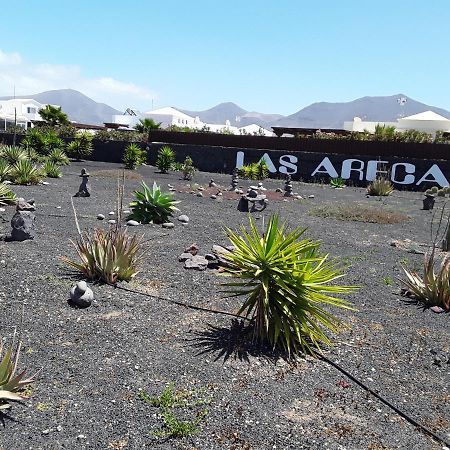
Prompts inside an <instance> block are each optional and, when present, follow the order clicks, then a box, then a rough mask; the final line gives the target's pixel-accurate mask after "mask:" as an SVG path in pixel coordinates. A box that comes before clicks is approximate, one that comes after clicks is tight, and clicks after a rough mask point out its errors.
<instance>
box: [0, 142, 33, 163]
mask: <svg viewBox="0 0 450 450" xmlns="http://www.w3.org/2000/svg"><path fill="white" fill-rule="evenodd" d="M1 156H2V158H3V159H4V160H6V162H7V163H8V164H9V165H11V166H12V165H14V164H15V163H16V162H18V161H22V160H24V159H27V154H26V152H25V151H24V150H23V149H21V148H20V147H13V146H12V145H5V146H4V147H3V149H2V155H1Z"/></svg>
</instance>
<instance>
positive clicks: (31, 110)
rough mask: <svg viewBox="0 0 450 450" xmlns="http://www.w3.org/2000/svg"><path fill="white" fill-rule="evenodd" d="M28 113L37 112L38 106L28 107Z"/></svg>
mask: <svg viewBox="0 0 450 450" xmlns="http://www.w3.org/2000/svg"><path fill="white" fill-rule="evenodd" d="M27 114H36V108H31V107H30V106H28V107H27Z"/></svg>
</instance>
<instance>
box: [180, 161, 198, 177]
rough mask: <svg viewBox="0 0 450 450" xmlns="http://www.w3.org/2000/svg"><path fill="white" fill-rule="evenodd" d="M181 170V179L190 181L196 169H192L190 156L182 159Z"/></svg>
mask: <svg viewBox="0 0 450 450" xmlns="http://www.w3.org/2000/svg"><path fill="white" fill-rule="evenodd" d="M181 170H182V171H183V178H184V179H185V180H191V179H192V177H193V175H194V172H195V171H196V170H197V169H196V168H195V167H194V162H193V161H192V158H191V157H190V156H186V158H185V159H184V162H183V164H182V169H181Z"/></svg>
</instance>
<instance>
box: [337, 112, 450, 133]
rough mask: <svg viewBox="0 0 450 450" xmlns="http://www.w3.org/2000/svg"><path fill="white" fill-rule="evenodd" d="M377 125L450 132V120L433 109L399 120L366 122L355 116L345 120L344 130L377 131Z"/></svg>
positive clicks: (431, 131) (404, 129)
mask: <svg viewBox="0 0 450 450" xmlns="http://www.w3.org/2000/svg"><path fill="white" fill-rule="evenodd" d="M377 125H381V126H383V125H385V126H393V127H395V129H396V130H397V131H407V130H417V131H425V132H427V133H430V134H433V135H434V134H436V131H446V132H450V120H449V119H447V118H445V117H443V116H441V115H439V114H436V113H435V112H433V111H424V112H421V113H418V114H413V115H412V116H407V117H401V118H399V119H398V120H397V122H366V121H363V120H362V119H360V118H359V117H355V118H354V119H353V121H351V122H350V121H349V122H344V130H347V131H369V132H370V133H374V132H375V127H376V126H377Z"/></svg>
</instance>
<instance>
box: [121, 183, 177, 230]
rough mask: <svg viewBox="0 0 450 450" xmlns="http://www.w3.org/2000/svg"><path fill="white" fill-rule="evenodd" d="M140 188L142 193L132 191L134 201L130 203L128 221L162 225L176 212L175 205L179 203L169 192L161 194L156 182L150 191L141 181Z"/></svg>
mask: <svg viewBox="0 0 450 450" xmlns="http://www.w3.org/2000/svg"><path fill="white" fill-rule="evenodd" d="M142 188H143V190H142V191H134V195H135V197H136V200H135V201H133V202H131V203H130V207H131V209H132V213H131V215H130V216H128V218H129V219H132V220H137V221H138V222H141V223H150V222H154V223H164V222H167V221H168V220H169V217H170V216H171V215H172V214H173V213H174V212H175V211H178V208H176V207H175V205H176V204H178V203H180V202H179V201H176V200H174V198H173V195H172V193H171V192H161V188H160V187H159V186H158V185H157V184H156V182H154V183H153V188H152V189H150V188H149V187H148V186H147V185H146V184H145V182H144V181H143V182H142Z"/></svg>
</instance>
